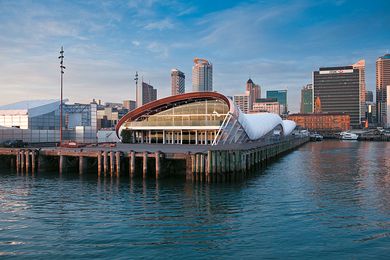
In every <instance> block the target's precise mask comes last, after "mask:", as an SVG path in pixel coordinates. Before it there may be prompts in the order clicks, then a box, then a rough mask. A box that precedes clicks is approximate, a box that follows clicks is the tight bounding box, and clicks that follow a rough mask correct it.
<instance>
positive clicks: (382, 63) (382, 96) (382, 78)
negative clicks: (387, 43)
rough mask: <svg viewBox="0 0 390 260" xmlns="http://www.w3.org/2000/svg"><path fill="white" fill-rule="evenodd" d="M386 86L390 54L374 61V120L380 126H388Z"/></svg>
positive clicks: (387, 84) (389, 67) (387, 83)
mask: <svg viewBox="0 0 390 260" xmlns="http://www.w3.org/2000/svg"><path fill="white" fill-rule="evenodd" d="M387 86H390V54H385V55H383V56H382V57H379V58H378V59H377V60H376V109H377V117H376V119H377V121H378V125H380V126H386V125H389V124H390V121H388V120H387V118H388V114H390V110H388V104H389V99H390V95H388V93H389V92H387V89H388V87H387ZM388 111H389V113H388Z"/></svg>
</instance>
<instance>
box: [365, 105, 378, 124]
mask: <svg viewBox="0 0 390 260" xmlns="http://www.w3.org/2000/svg"><path fill="white" fill-rule="evenodd" d="M366 119H367V121H368V125H369V126H370V125H371V124H375V123H376V103H375V102H372V101H366Z"/></svg>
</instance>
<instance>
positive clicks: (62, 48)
mask: <svg viewBox="0 0 390 260" xmlns="http://www.w3.org/2000/svg"><path fill="white" fill-rule="evenodd" d="M58 59H60V69H61V98H60V146H61V144H62V112H63V111H62V107H63V105H62V102H63V88H64V69H65V66H64V47H63V46H61V51H60V56H59V57H58Z"/></svg>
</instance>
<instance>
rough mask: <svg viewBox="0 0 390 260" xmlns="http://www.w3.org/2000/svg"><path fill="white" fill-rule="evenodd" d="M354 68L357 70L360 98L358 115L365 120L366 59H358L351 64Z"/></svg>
mask: <svg viewBox="0 0 390 260" xmlns="http://www.w3.org/2000/svg"><path fill="white" fill-rule="evenodd" d="M352 67H353V68H354V69H358V70H359V90H360V94H359V99H360V117H361V120H363V121H364V120H365V112H366V61H365V60H359V61H358V62H356V63H355V64H353V65H352Z"/></svg>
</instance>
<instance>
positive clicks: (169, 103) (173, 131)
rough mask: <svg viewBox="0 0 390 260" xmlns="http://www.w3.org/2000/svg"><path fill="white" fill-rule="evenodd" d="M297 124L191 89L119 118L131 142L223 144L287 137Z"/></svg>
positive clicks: (119, 128)
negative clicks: (243, 110) (240, 107)
mask: <svg viewBox="0 0 390 260" xmlns="http://www.w3.org/2000/svg"><path fill="white" fill-rule="evenodd" d="M295 126H296V124H295V123H294V122H293V121H290V120H282V119H281V118H280V116H279V115H277V114H272V113H257V114H244V113H243V112H241V110H240V109H239V108H238V107H237V106H236V105H235V104H234V103H233V101H232V100H231V99H229V98H227V97H226V96H224V95H222V94H219V93H217V92H191V93H186V94H181V95H176V96H170V97H167V98H163V99H160V100H156V101H153V102H150V103H148V104H146V105H144V106H142V107H139V108H137V109H135V110H133V111H131V112H129V113H128V114H126V115H125V116H124V117H123V118H122V119H121V120H119V123H118V124H117V126H116V132H117V135H118V137H122V142H129V143H149V144H150V143H161V144H195V145H223V144H242V143H248V142H261V141H268V140H269V139H272V138H275V136H277V137H278V138H284V137H286V136H289V135H290V134H291V133H292V131H293V130H294V129H295ZM124 133H125V134H124ZM124 136H127V140H126V141H125V140H123V138H124Z"/></svg>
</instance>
